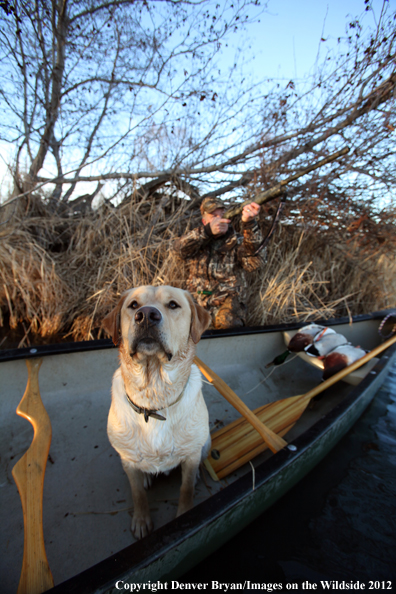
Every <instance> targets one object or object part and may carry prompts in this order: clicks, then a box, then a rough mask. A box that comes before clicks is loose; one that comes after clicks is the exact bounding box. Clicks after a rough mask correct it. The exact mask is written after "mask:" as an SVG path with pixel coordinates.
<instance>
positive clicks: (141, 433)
mask: <svg viewBox="0 0 396 594" xmlns="http://www.w3.org/2000/svg"><path fill="white" fill-rule="evenodd" d="M175 302H176V303H177V305H178V307H177V308H174V307H172V304H173V305H174V303H175ZM143 308H144V309H146V311H147V308H150V309H151V310H155V312H156V314H155V315H156V316H159V317H160V319H159V321H155V322H154V321H153V323H149V322H148V320H149V315H146V318H145V319H146V320H147V324H146V323H145V322H144V323H143V322H142V321H141V320H140V321H139V318H138V316H139V311H143ZM209 322H210V316H209V314H208V313H207V312H206V311H205V310H204V309H203V308H202V307H200V306H199V305H196V304H195V303H194V302H193V300H192V298H191V296H190V295H189V293H187V291H182V290H181V289H175V288H173V287H139V288H137V289H131V290H130V291H127V292H126V293H124V294H123V295H122V297H121V300H120V302H119V304H118V305H117V306H116V308H115V309H114V310H113V311H112V312H110V314H109V315H108V316H106V318H105V320H104V322H103V325H104V327H105V328H106V330H107V331H108V332H109V334H111V335H112V336H113V341H114V342H115V343H116V344H118V343H119V344H120V347H119V354H120V363H121V366H120V367H119V369H117V371H116V372H115V374H114V376H113V384H112V400H111V407H110V412H109V417H108V423H107V433H108V436H109V440H110V443H111V444H112V446H113V447H114V448H115V450H116V451H117V452H118V453H119V455H120V457H121V461H122V465H123V467H124V470H125V472H126V474H127V476H128V479H129V482H130V485H131V489H132V497H133V501H134V515H133V519H132V526H131V529H132V532H133V534H134V536H135V537H136V538H142V537H143V536H146V535H147V534H148V533H149V532H150V531H151V530H152V527H153V524H152V521H151V518H150V512H149V507H148V501H147V497H146V494H145V492H144V488H147V486H148V484H149V483H150V477H149V476H148V475H153V474H157V473H159V472H169V471H170V470H171V469H172V468H175V467H176V466H178V465H179V464H181V466H182V485H181V490H180V499H179V506H178V512H177V515H180V514H182V513H184V512H186V511H187V510H188V509H190V508H191V507H192V505H193V491H194V484H195V479H196V476H197V473H198V468H199V464H200V462H201V459H202V458H205V457H206V456H207V454H208V450H209V448H210V433H209V415H208V410H207V408H206V404H205V402H204V399H203V396H202V391H201V387H202V382H201V376H200V372H199V370H198V368H197V367H196V366H195V365H193V364H192V362H193V358H194V355H195V344H196V343H197V342H198V341H199V339H200V337H201V334H202V332H203V331H204V330H205V329H206V328H207V327H208V325H209ZM119 331H121V337H120V339H119V337H118V333H119ZM150 341H151V342H150ZM182 392H183V394H182V396H181V398H180V399H179V396H180V395H181V393H182ZM126 394H128V396H129V398H130V399H131V400H132V402H133V403H134V404H135V405H136V406H138V407H142V408H146V409H148V410H157V411H158V413H159V414H161V415H162V416H163V417H165V418H166V420H165V421H161V420H159V419H155V418H153V417H151V416H150V417H149V418H148V421H147V422H146V421H145V418H144V415H143V414H139V413H138V412H136V410H134V409H133V407H132V406H131V404H130V403H129V402H128V399H127V396H126Z"/></svg>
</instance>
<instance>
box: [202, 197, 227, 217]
mask: <svg viewBox="0 0 396 594" xmlns="http://www.w3.org/2000/svg"><path fill="white" fill-rule="evenodd" d="M217 208H225V204H224V202H223V201H222V200H220V198H205V199H204V200H203V201H202V204H201V214H202V215H203V214H204V213H205V212H208V213H209V214H211V213H212V212H214V211H215V210H216V209H217Z"/></svg>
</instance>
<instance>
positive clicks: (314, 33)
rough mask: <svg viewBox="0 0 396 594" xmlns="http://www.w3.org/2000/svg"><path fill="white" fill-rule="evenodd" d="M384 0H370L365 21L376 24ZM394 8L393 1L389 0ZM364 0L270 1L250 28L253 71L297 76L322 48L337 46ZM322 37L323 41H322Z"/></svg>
mask: <svg viewBox="0 0 396 594" xmlns="http://www.w3.org/2000/svg"><path fill="white" fill-rule="evenodd" d="M382 3H383V0H372V1H371V2H370V4H371V6H372V8H373V11H369V12H368V13H367V14H366V15H365V22H367V24H369V25H374V26H375V19H378V17H379V15H380V13H381V7H382ZM389 3H390V5H391V6H392V5H394V6H395V8H396V0H389ZM365 6H366V5H365V3H364V0H269V2H268V9H267V11H266V13H265V14H263V15H262V17H261V18H260V23H255V24H254V25H252V26H251V27H249V32H250V33H249V35H250V43H251V46H252V50H251V51H252V53H253V54H254V55H255V56H256V58H255V66H254V71H255V72H256V73H257V74H258V75H259V74H261V76H262V77H268V78H278V77H279V78H282V79H283V78H284V79H288V80H290V79H298V78H303V77H304V75H305V74H307V73H308V72H309V71H310V69H311V68H313V66H314V64H315V61H316V59H317V56H318V49H319V46H321V48H320V49H321V52H323V50H324V49H325V47H336V45H337V38H338V37H342V36H343V35H345V28H346V26H347V24H348V23H349V22H350V21H351V20H352V19H353V18H355V17H357V16H360V15H362V14H363V13H365ZM321 38H324V39H325V40H326V42H325V43H323V42H321V41H320V40H321Z"/></svg>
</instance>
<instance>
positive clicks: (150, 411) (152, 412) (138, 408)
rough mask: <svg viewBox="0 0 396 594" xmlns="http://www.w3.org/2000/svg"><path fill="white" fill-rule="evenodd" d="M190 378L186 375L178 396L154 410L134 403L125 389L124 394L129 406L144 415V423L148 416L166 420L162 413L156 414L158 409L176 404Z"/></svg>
mask: <svg viewBox="0 0 396 594" xmlns="http://www.w3.org/2000/svg"><path fill="white" fill-rule="evenodd" d="M189 379H190V376H188V379H187V381H186V383H185V385H184V388H183V390H182V391H181V393H180V394H179V396H178V397H177V398H176V400H175V401H174V402H172V404H170V405H169V406H164V408H157V409H156V410H153V409H151V408H143V407H142V406H138V405H137V404H135V403H134V402H133V401H132V400H131V399H130V397H129V396H128V394H127V393H126V391H125V396H126V397H127V400H128V402H129V404H130V405H131V407H132V408H133V410H134V411H135V412H137V413H138V415H144V420H145V421H146V423H148V420H149V417H153V419H157V420H158V421H166V417H163V416H162V415H159V414H158V411H159V410H164V409H165V408H170V407H171V406H173V405H174V404H177V403H178V402H179V401H180V400H181V399H182V397H183V394H184V391H185V389H186V386H187V384H188V380H189Z"/></svg>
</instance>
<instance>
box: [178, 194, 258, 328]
mask: <svg viewBox="0 0 396 594" xmlns="http://www.w3.org/2000/svg"><path fill="white" fill-rule="evenodd" d="M224 211H225V207H224V203H223V202H222V201H221V200H220V199H218V198H214V199H213V198H205V199H204V200H203V202H202V204H201V214H202V225H200V226H199V227H197V228H196V229H193V230H192V231H190V232H188V233H186V234H185V235H183V236H182V237H180V238H179V239H177V240H176V242H175V244H174V249H175V251H176V253H177V254H178V255H179V256H180V257H181V258H182V259H183V260H189V274H188V279H187V286H186V288H187V290H188V291H190V293H191V294H192V295H193V296H194V297H195V299H196V301H197V303H199V305H202V306H203V307H205V309H207V310H208V311H209V313H210V314H211V316H212V325H213V327H214V328H232V327H238V326H244V325H245V324H246V313H247V308H246V299H247V288H248V283H247V278H246V272H252V271H254V270H256V269H257V268H259V267H260V266H261V265H262V264H263V259H262V254H260V255H255V253H256V251H257V249H258V248H259V247H260V244H261V243H262V241H263V237H262V234H261V231H260V228H259V226H258V223H257V220H256V217H257V215H258V214H259V211H260V206H259V205H258V204H256V203H255V202H252V203H250V204H247V205H246V206H245V207H244V208H243V211H242V225H241V226H242V235H238V234H237V233H236V232H235V230H234V229H233V227H232V225H231V224H230V223H231V222H230V220H229V219H224V218H223V215H224Z"/></svg>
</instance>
